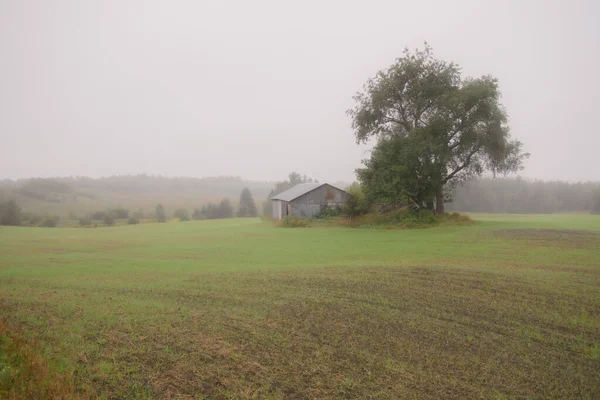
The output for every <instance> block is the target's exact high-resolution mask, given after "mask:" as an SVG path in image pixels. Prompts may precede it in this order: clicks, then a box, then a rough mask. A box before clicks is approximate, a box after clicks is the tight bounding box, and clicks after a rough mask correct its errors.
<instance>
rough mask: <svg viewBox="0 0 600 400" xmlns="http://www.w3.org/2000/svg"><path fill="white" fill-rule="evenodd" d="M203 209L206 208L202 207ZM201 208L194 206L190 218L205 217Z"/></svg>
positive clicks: (198, 218)
mask: <svg viewBox="0 0 600 400" xmlns="http://www.w3.org/2000/svg"><path fill="white" fill-rule="evenodd" d="M203 210H206V208H203ZM203 210H202V209H200V208H194V212H193V213H192V219H195V220H200V219H206V215H205V214H204V211H203Z"/></svg>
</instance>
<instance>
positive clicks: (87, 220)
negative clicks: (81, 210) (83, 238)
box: [79, 217, 92, 226]
mask: <svg viewBox="0 0 600 400" xmlns="http://www.w3.org/2000/svg"><path fill="white" fill-rule="evenodd" d="M79 225H80V226H90V225H92V218H91V217H83V218H79Z"/></svg>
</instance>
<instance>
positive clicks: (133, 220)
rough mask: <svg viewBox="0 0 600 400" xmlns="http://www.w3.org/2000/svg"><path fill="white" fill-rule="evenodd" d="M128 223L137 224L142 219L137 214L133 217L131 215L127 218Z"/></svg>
mask: <svg viewBox="0 0 600 400" xmlns="http://www.w3.org/2000/svg"><path fill="white" fill-rule="evenodd" d="M127 223H128V224H129V225H136V224H139V223H140V219H139V218H138V217H136V216H132V217H130V218H129V219H128V220H127Z"/></svg>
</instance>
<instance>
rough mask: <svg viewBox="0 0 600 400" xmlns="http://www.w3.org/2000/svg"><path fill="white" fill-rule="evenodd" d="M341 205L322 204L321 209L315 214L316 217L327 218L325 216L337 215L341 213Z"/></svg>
mask: <svg viewBox="0 0 600 400" xmlns="http://www.w3.org/2000/svg"><path fill="white" fill-rule="evenodd" d="M342 214H343V212H342V207H328V206H327V205H324V206H323V207H321V211H320V212H319V213H318V214H317V215H315V218H316V219H327V218H333V217H339V216H340V215H342Z"/></svg>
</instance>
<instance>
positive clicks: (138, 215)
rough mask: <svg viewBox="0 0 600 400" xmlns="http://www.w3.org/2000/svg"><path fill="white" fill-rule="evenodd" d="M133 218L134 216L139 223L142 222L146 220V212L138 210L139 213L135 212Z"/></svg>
mask: <svg viewBox="0 0 600 400" xmlns="http://www.w3.org/2000/svg"><path fill="white" fill-rule="evenodd" d="M131 216H132V217H133V218H135V219H137V220H138V221H139V220H142V219H144V217H145V215H144V210H142V209H141V208H140V209H139V210H137V211H134V212H133V213H132V214H131Z"/></svg>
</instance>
